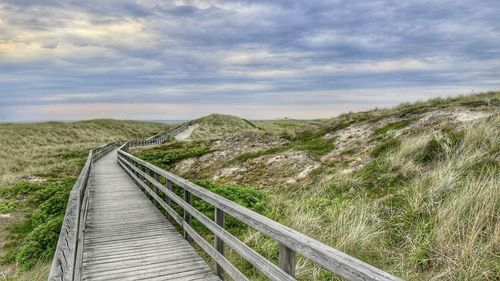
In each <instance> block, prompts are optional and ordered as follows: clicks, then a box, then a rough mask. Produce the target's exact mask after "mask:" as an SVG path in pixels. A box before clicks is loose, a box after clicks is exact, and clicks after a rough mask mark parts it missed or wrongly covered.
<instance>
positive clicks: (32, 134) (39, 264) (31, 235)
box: [0, 120, 170, 280]
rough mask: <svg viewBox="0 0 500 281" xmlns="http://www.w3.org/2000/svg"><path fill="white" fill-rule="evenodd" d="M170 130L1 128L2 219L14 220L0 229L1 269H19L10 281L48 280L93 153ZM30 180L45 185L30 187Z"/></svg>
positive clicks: (101, 125) (145, 126)
mask: <svg viewBox="0 0 500 281" xmlns="http://www.w3.org/2000/svg"><path fill="white" fill-rule="evenodd" d="M168 128H170V127H169V126H168V125H164V124H159V123H150V122H140V121H118V120H91V121H81V122H73V123H62V122H48V123H37V124H0V143H2V148H3V149H2V150H1V151H0V159H3V160H5V161H0V213H3V214H7V215H8V216H12V217H13V218H14V219H11V220H9V222H8V224H7V225H4V226H3V227H2V228H0V232H1V233H0V234H1V235H2V236H3V237H4V241H3V242H5V243H3V246H2V249H1V251H0V252H1V253H2V255H1V256H0V266H4V265H5V266H7V265H10V264H15V265H17V273H14V274H9V275H8V276H6V277H5V278H6V280H43V279H45V280H46V278H47V274H48V270H47V268H48V263H49V261H50V259H51V258H52V255H53V252H54V249H55V246H56V244H57V239H58V236H59V231H60V227H61V222H62V218H63V216H64V212H65V209H66V202H67V198H68V194H69V192H70V190H71V188H72V186H73V184H74V182H75V179H76V177H77V176H78V175H79V173H80V170H81V168H82V166H83V165H84V163H85V160H86V158H87V155H88V150H89V149H91V148H94V147H97V146H100V145H103V144H105V143H108V142H111V141H115V140H129V139H143V138H145V137H149V136H151V135H153V134H155V133H158V132H161V131H164V130H166V129H168ZM32 176H36V177H38V178H37V180H42V182H38V183H37V182H30V181H29V180H28V177H32Z"/></svg>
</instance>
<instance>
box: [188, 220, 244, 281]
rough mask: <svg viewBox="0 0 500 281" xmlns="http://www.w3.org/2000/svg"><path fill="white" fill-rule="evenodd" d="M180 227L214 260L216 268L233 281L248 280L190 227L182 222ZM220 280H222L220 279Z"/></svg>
mask: <svg viewBox="0 0 500 281" xmlns="http://www.w3.org/2000/svg"><path fill="white" fill-rule="evenodd" d="M182 226H183V228H184V229H185V230H186V231H187V232H188V233H189V235H190V236H191V237H192V238H193V240H194V242H196V244H198V245H199V246H200V247H201V248H202V249H203V250H204V251H205V252H206V253H207V254H208V255H209V256H210V257H211V258H212V259H214V261H215V262H216V263H217V266H220V267H221V268H222V269H224V270H225V271H226V272H227V274H228V275H229V276H230V277H231V278H232V279H233V280H248V278H247V277H246V276H245V275H243V274H242V273H241V272H240V271H239V270H238V269H237V268H236V267H235V266H234V265H232V264H231V262H230V261H228V260H227V259H226V258H225V257H224V255H223V254H221V253H220V252H219V251H218V250H216V249H214V248H213V247H212V246H210V244H208V242H207V241H205V239H203V237H201V236H200V235H199V234H198V233H196V231H194V229H193V228H192V227H191V226H190V225H188V224H187V223H186V222H184V223H183V225H182ZM219 278H220V275H219ZM221 280H223V279H222V278H221Z"/></svg>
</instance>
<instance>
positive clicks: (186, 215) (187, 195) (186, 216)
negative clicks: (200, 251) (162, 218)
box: [184, 190, 193, 243]
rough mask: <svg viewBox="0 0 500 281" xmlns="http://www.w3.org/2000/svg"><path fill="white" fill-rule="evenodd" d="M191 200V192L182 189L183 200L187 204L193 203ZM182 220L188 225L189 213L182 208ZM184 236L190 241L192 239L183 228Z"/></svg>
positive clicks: (189, 223)
mask: <svg viewBox="0 0 500 281" xmlns="http://www.w3.org/2000/svg"><path fill="white" fill-rule="evenodd" d="M192 200H193V197H192V195H191V192H189V191H187V190H184V201H186V202H187V203H188V204H189V205H191V204H192V203H193V202H192ZM184 221H186V223H187V224H188V225H191V214H189V212H188V211H186V210H184ZM184 238H186V240H187V241H188V242H190V243H191V241H192V239H191V237H189V234H188V233H187V231H185V230H184Z"/></svg>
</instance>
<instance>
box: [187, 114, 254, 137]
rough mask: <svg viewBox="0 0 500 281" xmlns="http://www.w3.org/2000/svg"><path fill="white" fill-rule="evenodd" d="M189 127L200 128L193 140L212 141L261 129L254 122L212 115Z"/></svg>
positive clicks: (194, 133) (197, 120) (192, 122)
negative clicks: (195, 126)
mask: <svg viewBox="0 0 500 281" xmlns="http://www.w3.org/2000/svg"><path fill="white" fill-rule="evenodd" d="M187 125H197V126H198V127H197V128H196V129H195V130H194V131H193V132H192V133H191V136H190V137H189V138H190V139H191V140H211V139H220V138H223V137H228V136H230V135H234V134H236V133H241V132H251V131H253V132H258V131H259V129H258V128H257V127H256V126H255V124H253V123H252V122H250V121H248V120H246V119H243V118H239V117H236V116H231V115H223V114H212V115H208V116H205V117H202V118H199V119H196V120H192V121H190V122H188V123H187Z"/></svg>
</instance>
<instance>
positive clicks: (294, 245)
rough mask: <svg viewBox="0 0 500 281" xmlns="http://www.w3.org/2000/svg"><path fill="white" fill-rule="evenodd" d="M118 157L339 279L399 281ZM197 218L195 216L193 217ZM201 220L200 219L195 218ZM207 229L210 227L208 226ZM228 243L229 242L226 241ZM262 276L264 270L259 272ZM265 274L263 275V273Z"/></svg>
mask: <svg viewBox="0 0 500 281" xmlns="http://www.w3.org/2000/svg"><path fill="white" fill-rule="evenodd" d="M119 154H120V155H122V156H123V157H126V158H127V159H130V160H134V161H137V162H138V163H140V164H141V165H143V166H145V167H146V168H148V169H149V170H152V171H154V172H155V173H158V174H159V175H160V176H162V177H164V178H166V179H167V180H170V181H172V182H173V183H174V184H176V185H178V186H181V187H182V188H183V189H184V190H187V191H189V192H190V193H192V194H193V195H194V196H196V197H198V198H200V199H202V200H204V201H205V202H208V203H210V204H211V205H213V206H214V207H216V208H219V209H221V210H222V211H224V212H225V213H227V214H230V215H231V216H233V217H235V218H236V219H238V220H240V221H242V222H244V223H246V224H247V225H249V226H250V227H252V228H254V229H256V230H258V231H260V232H262V233H264V234H265V235H267V236H269V237H271V238H273V239H275V240H277V241H278V242H279V243H282V244H283V245H285V246H287V247H288V248H290V249H291V250H293V251H295V252H297V253H300V254H301V255H302V256H304V257H306V258H309V259H310V260H311V261H313V262H315V263H317V264H318V265H320V266H322V267H324V268H325V269H327V270H330V271H331V272H334V273H335V274H337V275H338V276H340V277H342V278H344V279H347V280H400V279H399V278H397V277H395V276H393V275H391V274H389V273H387V272H384V271H382V270H380V269H378V268H376V267H374V266H371V265H369V264H367V263H364V262H362V261H360V260H358V259H356V258H354V257H351V256H349V255H347V254H345V253H343V252H341V251H338V250H336V249H334V248H332V247H330V246H328V245H325V244H323V243H321V242H319V241H317V240H314V239H312V238H310V237H308V236H306V235H304V234H302V233H300V232H298V231H295V230H293V229H291V228H289V227H286V226H284V225H282V224H279V223H277V222H275V221H273V220H271V219H269V218H267V217H264V216H262V215H260V214H257V213H255V212H253V211H251V210H249V209H246V208H244V207H242V206H240V205H238V204H235V203H234V202H231V201H230V200H227V199H225V198H224V197H222V196H219V195H217V194H215V193H212V192H210V191H208V190H206V189H204V188H202V187H200V186H198V185H196V184H193V183H191V182H189V181H187V180H185V179H183V178H180V177H178V176H176V175H174V174H172V173H169V172H167V171H165V170H162V169H160V168H158V167H156V166H154V165H152V164H150V163H148V162H146V161H143V160H141V159H139V158H137V157H135V156H133V155H131V154H129V153H127V152H124V151H119ZM191 214H192V215H194V214H193V213H191ZM196 219H198V218H196ZM205 226H207V225H205ZM226 242H227V241H226ZM259 270H261V272H262V269H259ZM263 273H264V272H263Z"/></svg>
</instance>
